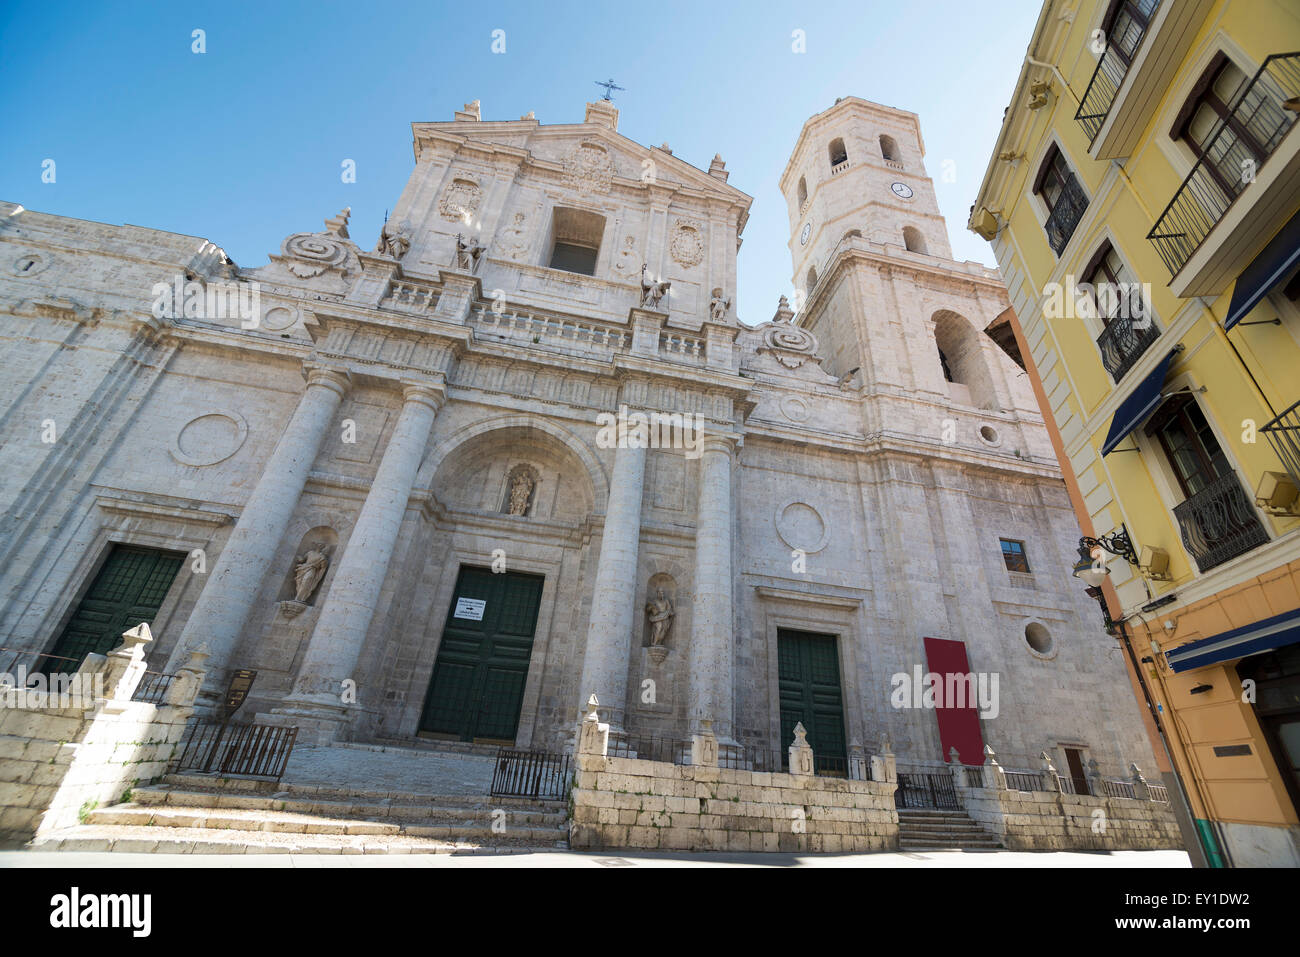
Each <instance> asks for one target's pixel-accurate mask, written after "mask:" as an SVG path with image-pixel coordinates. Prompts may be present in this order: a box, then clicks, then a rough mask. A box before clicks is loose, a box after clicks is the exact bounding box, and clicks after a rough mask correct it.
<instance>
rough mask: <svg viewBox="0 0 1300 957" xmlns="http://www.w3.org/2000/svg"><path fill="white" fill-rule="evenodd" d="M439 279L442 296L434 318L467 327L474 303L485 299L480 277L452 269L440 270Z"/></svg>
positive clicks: (439, 297)
mask: <svg viewBox="0 0 1300 957" xmlns="http://www.w3.org/2000/svg"><path fill="white" fill-rule="evenodd" d="M438 278H439V279H440V280H442V294H441V295H440V296H438V305H437V308H436V309H435V310H434V313H433V318H435V319H441V320H442V321H443V322H454V323H456V324H457V325H461V326H463V325H465V323H467V322H469V314H470V310H471V309H473V308H474V303H475V302H476V301H478V300H479V299H481V298H482V297H483V284H482V283H481V282H480V281H479V278H478V276H472V275H470V274H469V273H465V272H459V271H456V270H452V269H443V270H440V271H439V273H438Z"/></svg>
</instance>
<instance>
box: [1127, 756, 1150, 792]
mask: <svg viewBox="0 0 1300 957" xmlns="http://www.w3.org/2000/svg"><path fill="white" fill-rule="evenodd" d="M1128 769H1129V773H1130V776H1131V778H1132V780H1133V796H1134V797H1135V798H1137V799H1138V800H1139V801H1150V800H1151V789H1150V788H1149V787H1147V779H1146V778H1145V777H1143V775H1142V769H1141V768H1140V767H1138V766H1137V765H1136V764H1130V765H1129V766H1128Z"/></svg>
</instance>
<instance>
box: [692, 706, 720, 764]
mask: <svg viewBox="0 0 1300 957" xmlns="http://www.w3.org/2000/svg"><path fill="white" fill-rule="evenodd" d="M691 764H692V765H693V766H695V767H699V768H716V767H717V766H718V739H717V738H716V737H715V736H714V734H713V722H712V721H709V720H708V719H707V718H706V719H705V720H703V721H701V722H700V729H699V730H698V731H696V732H695V733H694V734H692V735H691Z"/></svg>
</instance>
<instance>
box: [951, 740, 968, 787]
mask: <svg viewBox="0 0 1300 957" xmlns="http://www.w3.org/2000/svg"><path fill="white" fill-rule="evenodd" d="M947 764H948V773H949V774H950V775H951V776H952V786H953V787H955V788H962V787H965V786H966V769H965V768H964V767H962V763H961V753H960V752H959V751H958V750H957V747H956V745H954V746H953V747H951V748H949V749H948V761H947Z"/></svg>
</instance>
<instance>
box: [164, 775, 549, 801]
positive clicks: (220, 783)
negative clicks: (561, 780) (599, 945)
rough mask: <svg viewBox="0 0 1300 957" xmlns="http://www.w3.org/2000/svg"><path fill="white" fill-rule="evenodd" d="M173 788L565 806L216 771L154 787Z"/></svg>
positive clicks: (174, 777)
mask: <svg viewBox="0 0 1300 957" xmlns="http://www.w3.org/2000/svg"><path fill="white" fill-rule="evenodd" d="M163 786H167V787H172V788H177V789H180V790H184V791H201V792H205V793H213V794H253V795H286V796H293V797H298V798H321V799H324V800H327V801H330V800H339V799H348V800H360V801H371V802H379V801H391V802H392V803H395V804H420V803H428V802H431V801H434V802H437V803H438V804H439V805H441V806H449V805H463V806H466V807H482V806H486V805H488V804H491V806H493V807H522V806H533V805H537V806H548V807H557V808H563V807H564V806H565V802H564V801H563V800H558V799H556V800H548V799H544V798H522V797H489V796H488V795H487V794H438V793H436V792H432V791H384V790H371V789H367V788H349V787H334V786H330V785H323V784H295V783H291V782H279V783H277V782H274V781H256V780H251V779H248V778H222V777H218V776H217V775H213V774H168V775H167V776H166V777H164V778H163V779H162V781H161V782H160V783H159V784H155V785H152V786H151V787H153V788H158V787H163Z"/></svg>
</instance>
